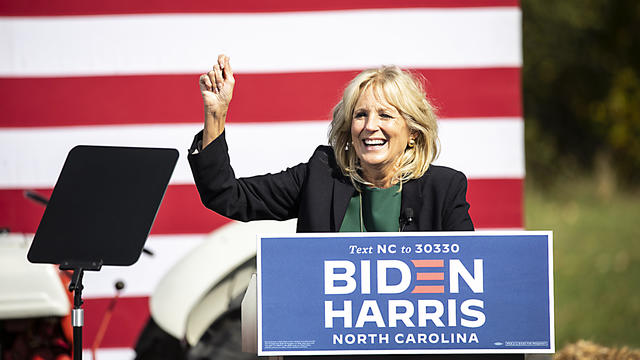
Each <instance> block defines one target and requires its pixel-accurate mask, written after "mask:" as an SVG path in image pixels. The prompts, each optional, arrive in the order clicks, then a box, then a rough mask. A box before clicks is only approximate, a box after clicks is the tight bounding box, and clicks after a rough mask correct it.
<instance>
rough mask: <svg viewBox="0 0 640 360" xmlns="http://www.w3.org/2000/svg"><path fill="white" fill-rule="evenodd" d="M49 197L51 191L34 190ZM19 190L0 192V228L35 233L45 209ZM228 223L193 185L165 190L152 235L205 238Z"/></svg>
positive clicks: (172, 186) (176, 186) (175, 186)
mask: <svg viewBox="0 0 640 360" xmlns="http://www.w3.org/2000/svg"><path fill="white" fill-rule="evenodd" d="M35 190H36V191H37V192H38V193H40V194H43V195H45V196H46V197H47V198H48V197H49V196H51V192H52V190H51V189H35ZM23 193H24V191H23V190H22V189H10V190H0V228H1V227H8V228H9V229H10V230H11V231H12V232H19V233H35V232H36V230H37V228H38V224H39V223H40V219H41V218H42V214H43V213H44V207H43V206H41V205H39V204H36V203H34V202H32V201H31V200H28V199H26V198H25V197H24V195H23ZM229 221H230V220H229V219H227V218H225V217H223V216H221V215H218V214H216V213H214V212H213V211H210V210H208V209H207V208H205V207H204V205H202V203H201V202H200V197H199V196H198V191H197V190H196V187H195V185H170V186H169V187H168V188H167V192H166V193H165V196H164V199H163V201H162V205H160V209H159V210H158V215H157V216H156V220H155V222H154V224H153V227H152V228H151V234H206V233H209V232H211V231H213V230H215V229H217V228H219V227H220V226H222V225H224V224H226V223H228V222H229Z"/></svg>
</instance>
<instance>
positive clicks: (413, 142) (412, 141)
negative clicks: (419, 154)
mask: <svg viewBox="0 0 640 360" xmlns="http://www.w3.org/2000/svg"><path fill="white" fill-rule="evenodd" d="M414 146H416V141H415V140H413V139H410V140H409V147H410V148H412V147H414Z"/></svg>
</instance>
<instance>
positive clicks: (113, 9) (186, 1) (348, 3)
mask: <svg viewBox="0 0 640 360" xmlns="http://www.w3.org/2000/svg"><path fill="white" fill-rule="evenodd" d="M493 6H519V1H518V0H458V1H453V0H394V1H390V0H304V1H300V0H279V1H274V0H271V1H255V0H234V1H209V0H183V1H166V0H146V1H128V0H110V1H86V0H52V1H47V0H20V1H11V0H5V1H2V2H0V15H2V16H51V15H105V14H145V13H156V14H157V13H200V12H217V13H230V12H245V13H261V12H284V11H325V10H352V9H367V8H368V9H388V8H419V7H426V8H430V7H433V8H466V7H493Z"/></svg>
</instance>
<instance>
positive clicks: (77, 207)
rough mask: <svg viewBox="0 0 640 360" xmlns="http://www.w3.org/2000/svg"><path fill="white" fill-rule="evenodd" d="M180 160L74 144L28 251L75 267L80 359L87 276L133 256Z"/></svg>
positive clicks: (159, 152)
mask: <svg viewBox="0 0 640 360" xmlns="http://www.w3.org/2000/svg"><path fill="white" fill-rule="evenodd" d="M177 160H178V151H177V150H175V149H157V148H132V147H109V146H76V147H74V148H73V149H72V150H71V151H70V152H69V155H68V156H67V160H66V161H65V163H64V166H63V168H62V172H61V173H60V176H59V178H58V181H57V183H56V185H55V187H54V189H53V193H52V195H51V199H50V200H49V204H48V205H47V208H46V209H45V212H44V215H43V216H42V219H41V220H40V225H39V226H38V230H37V232H36V235H35V237H34V239H33V243H32V244H31V248H30V249H29V254H28V255H27V257H28V259H29V261H31V262H33V263H48V264H60V269H61V270H71V271H73V276H72V278H71V283H70V284H69V291H72V292H73V293H74V297H73V298H74V301H73V311H72V314H71V323H72V325H73V358H74V360H78V359H82V327H83V326H84V310H83V309H82V303H83V301H82V290H83V288H84V287H83V285H82V278H83V275H84V271H99V270H100V269H101V268H102V266H103V265H115V266H128V265H132V264H133V263H135V262H136V261H137V260H138V258H139V257H140V254H141V253H142V248H143V246H144V243H145V241H146V239H147V236H148V235H149V231H150V230H151V225H153V221H154V219H155V217H156V214H157V212H158V208H159V207H160V203H161V202H162V198H163V196H164V193H165V191H166V189H167V185H168V184H169V179H170V178H171V174H172V173H173V169H174V168H175V165H176V161H177Z"/></svg>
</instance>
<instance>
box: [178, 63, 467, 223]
mask: <svg viewBox="0 0 640 360" xmlns="http://www.w3.org/2000/svg"><path fill="white" fill-rule="evenodd" d="M234 86H235V80H234V77H233V71H232V69H231V66H230V64H229V58H228V57H227V56H224V55H220V56H219V57H218V63H217V64H215V65H214V67H213V70H212V71H210V72H208V73H207V74H202V75H201V76H200V91H201V94H202V97H203V101H204V108H205V121H204V129H203V131H202V132H201V133H199V134H198V135H196V137H195V139H194V142H193V145H192V147H191V150H190V155H189V163H190V165H191V169H192V171H193V175H194V179H195V182H196V185H197V187H198V191H199V193H200V197H201V199H202V202H203V203H204V205H205V206H207V207H208V208H210V209H211V210H213V211H215V212H217V213H219V214H221V215H224V216H227V217H229V218H232V219H235V220H240V221H251V220H266V219H272V220H287V219H291V218H297V219H298V223H297V231H298V232H338V231H427V230H473V223H472V221H471V218H470V216H469V204H468V203H467V201H466V189H467V179H466V177H465V176H464V175H463V174H462V173H461V172H459V171H456V170H453V169H450V168H446V167H442V166H435V165H432V161H433V160H434V159H435V158H436V156H437V153H438V136H437V122H436V116H435V113H434V109H433V107H432V106H431V104H430V103H429V102H428V100H427V98H426V95H425V92H424V90H423V88H422V86H421V84H420V82H419V81H418V80H417V79H416V78H415V77H414V76H413V75H412V74H410V73H409V72H406V71H402V70H401V69H399V68H397V67H394V66H386V67H381V68H378V69H371V70H365V71H363V72H362V73H360V74H359V75H358V76H356V77H355V78H354V79H353V80H352V81H351V82H350V83H349V84H348V86H347V87H346V89H345V91H344V94H343V97H342V100H341V101H340V102H339V103H338V104H337V105H336V106H335V108H334V111H333V120H332V122H331V126H330V131H329V143H330V145H331V146H330V147H329V146H319V147H318V148H317V149H316V151H315V152H314V154H313V155H312V156H311V158H310V160H309V161H308V162H307V163H304V164H299V165H297V166H294V167H292V168H289V169H286V170H285V171H282V172H280V173H277V174H269V175H263V176H255V177H249V178H240V179H236V177H235V175H234V172H233V169H232V168H231V165H230V163H229V156H228V149H227V144H226V140H225V134H224V124H225V120H226V114H227V109H228V107H229V102H230V101H231V98H232V95H233V88H234Z"/></svg>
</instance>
